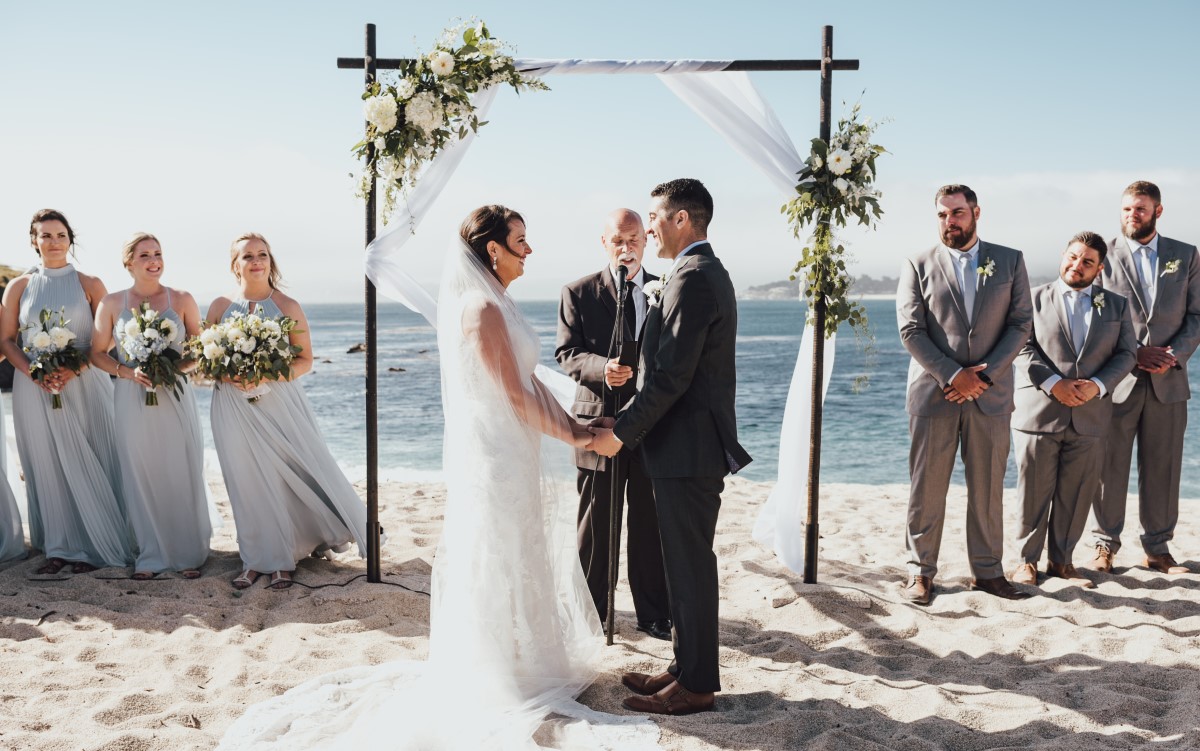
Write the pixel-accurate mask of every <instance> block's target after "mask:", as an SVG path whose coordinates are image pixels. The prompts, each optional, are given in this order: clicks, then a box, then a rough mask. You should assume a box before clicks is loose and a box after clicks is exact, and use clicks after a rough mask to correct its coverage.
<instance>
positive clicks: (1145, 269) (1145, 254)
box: [1138, 245, 1157, 307]
mask: <svg viewBox="0 0 1200 751" xmlns="http://www.w3.org/2000/svg"><path fill="white" fill-rule="evenodd" d="M1138 255H1139V256H1140V263H1139V269H1140V271H1141V272H1142V295H1143V296H1144V297H1145V298H1146V303H1147V304H1149V305H1150V306H1151V307H1153V306H1154V293H1155V291H1156V290H1155V287H1156V286H1157V285H1155V283H1154V282H1155V279H1154V264H1153V263H1151V261H1150V247H1149V246H1147V245H1143V246H1142V247H1141V248H1140V249H1139V250H1138Z"/></svg>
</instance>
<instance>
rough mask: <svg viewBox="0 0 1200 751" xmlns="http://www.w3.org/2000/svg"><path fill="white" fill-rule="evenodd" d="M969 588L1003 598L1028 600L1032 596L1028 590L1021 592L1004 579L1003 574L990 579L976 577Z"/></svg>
mask: <svg viewBox="0 0 1200 751" xmlns="http://www.w3.org/2000/svg"><path fill="white" fill-rule="evenodd" d="M971 589H977V590H979V591H980V592H987V593H988V594H989V595H992V596H994V597H1001V598H1003V599H1005V600H1028V599H1029V598H1030V597H1033V595H1031V594H1030V593H1028V592H1022V591H1021V590H1019V589H1017V588H1016V587H1014V586H1013V585H1012V583H1011V582H1009V580H1008V579H1005V578H1004V577H1003V576H997V577H993V578H991V579H976V580H975V583H974V584H972V585H971Z"/></svg>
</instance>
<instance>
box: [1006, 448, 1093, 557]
mask: <svg viewBox="0 0 1200 751" xmlns="http://www.w3.org/2000/svg"><path fill="white" fill-rule="evenodd" d="M1013 445H1014V448H1015V450H1016V456H1017V468H1018V469H1019V470H1020V473H1021V474H1020V479H1019V480H1018V481H1017V493H1018V495H1020V497H1021V517H1020V521H1019V526H1018V528H1017V541H1018V543H1019V545H1020V550H1021V562H1022V563H1032V564H1034V565H1035V566H1036V565H1037V562H1038V560H1039V559H1040V558H1041V557H1042V548H1043V547H1047V546H1046V533H1047V531H1049V533H1050V540H1049V546H1048V547H1049V551H1048V557H1049V559H1050V562H1051V563H1055V564H1059V565H1063V564H1067V563H1071V555H1072V554H1073V553H1074V552H1075V546H1076V545H1078V544H1079V540H1080V539H1081V538H1082V537H1083V531H1084V529H1085V528H1086V527H1087V516H1088V511H1089V510H1090V509H1091V507H1092V501H1093V500H1094V499H1095V498H1097V497H1099V494H1100V472H1101V470H1102V468H1103V466H1104V436H1098V435H1080V434H1079V433H1077V432H1075V429H1074V428H1073V427H1070V426H1068V427H1067V428H1066V429H1065V430H1059V431H1057V432H1054V433H1026V432H1024V431H1021V430H1016V431H1013ZM1047 517H1048V518H1047Z"/></svg>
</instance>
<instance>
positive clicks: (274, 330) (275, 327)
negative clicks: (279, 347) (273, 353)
mask: <svg viewBox="0 0 1200 751" xmlns="http://www.w3.org/2000/svg"><path fill="white" fill-rule="evenodd" d="M263 330H264V331H266V332H267V334H268V335H270V337H271V338H272V339H275V338H277V337H279V335H281V334H282V333H283V329H281V328H280V327H279V324H278V323H276V322H275V321H264V322H263Z"/></svg>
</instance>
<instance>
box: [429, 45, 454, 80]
mask: <svg viewBox="0 0 1200 751" xmlns="http://www.w3.org/2000/svg"><path fill="white" fill-rule="evenodd" d="M429 69H430V70H432V71H433V74H434V75H435V76H440V77H441V78H445V77H446V76H448V75H450V74H451V73H453V72H454V55H451V54H450V53H449V52H446V51H445V50H437V51H436V52H434V53H433V54H431V55H430V56H429Z"/></svg>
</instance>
